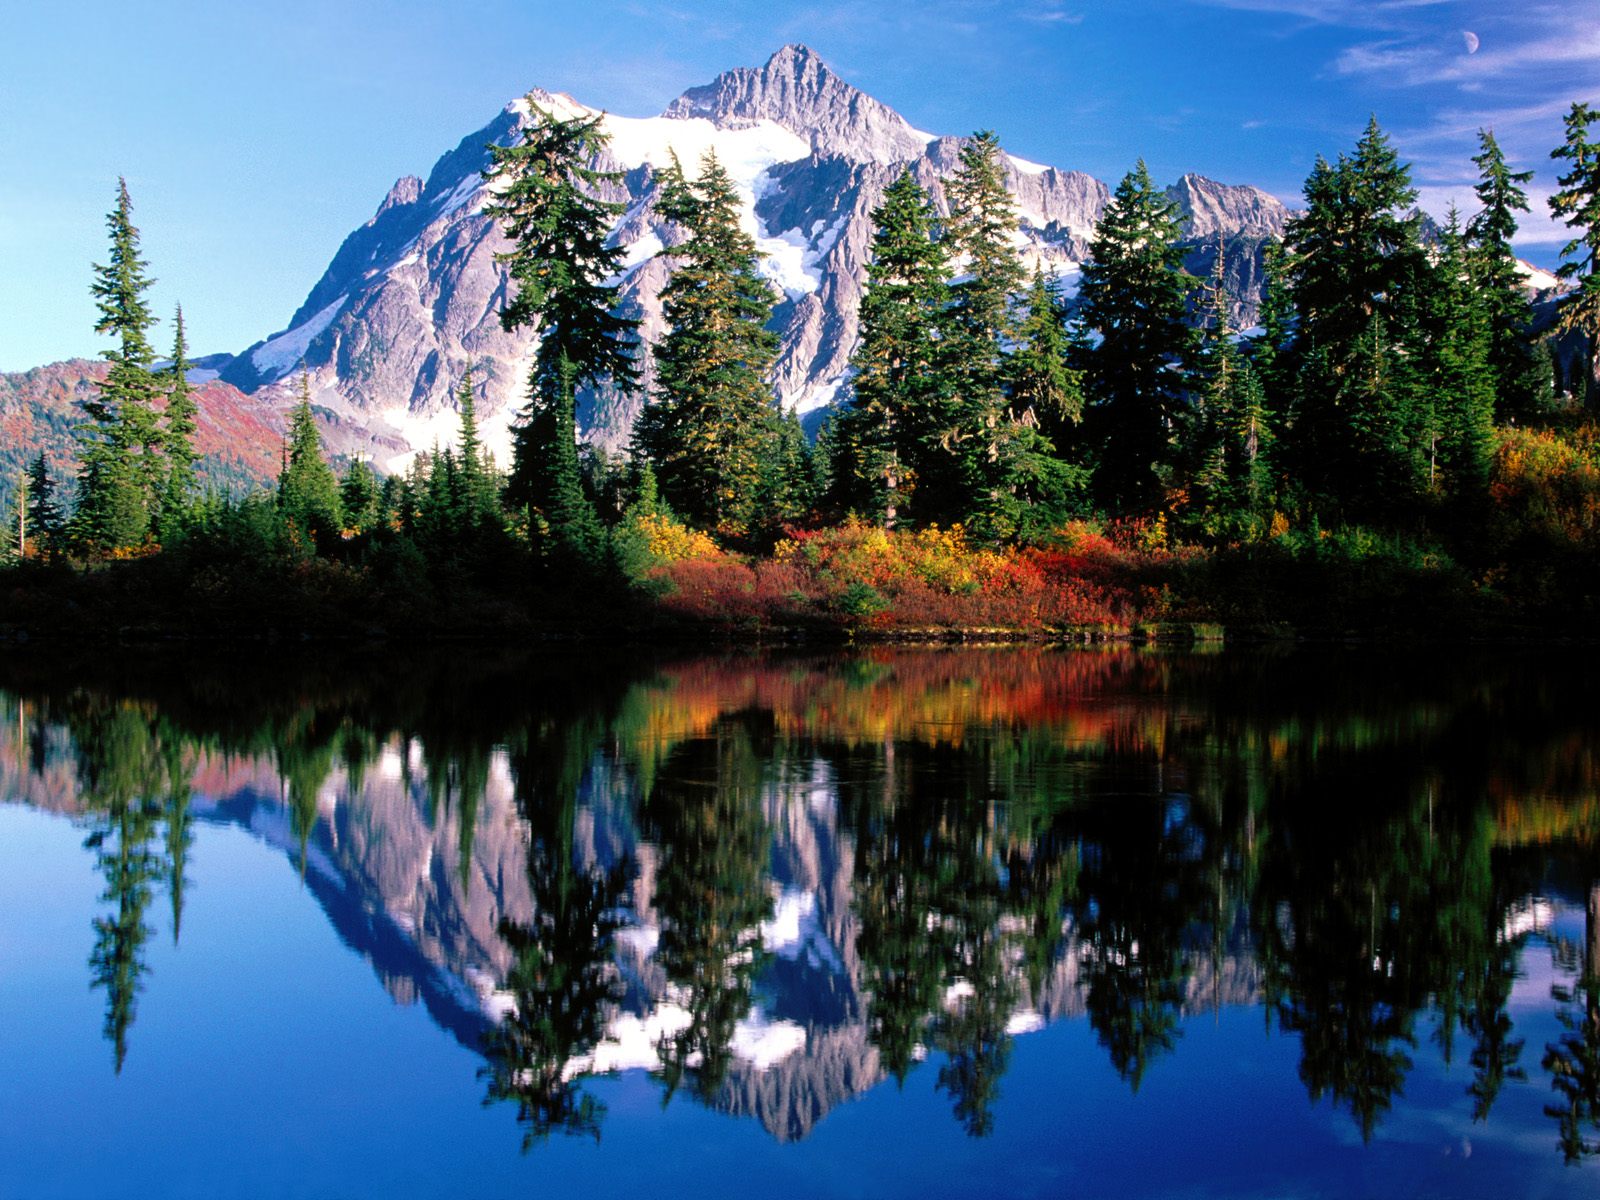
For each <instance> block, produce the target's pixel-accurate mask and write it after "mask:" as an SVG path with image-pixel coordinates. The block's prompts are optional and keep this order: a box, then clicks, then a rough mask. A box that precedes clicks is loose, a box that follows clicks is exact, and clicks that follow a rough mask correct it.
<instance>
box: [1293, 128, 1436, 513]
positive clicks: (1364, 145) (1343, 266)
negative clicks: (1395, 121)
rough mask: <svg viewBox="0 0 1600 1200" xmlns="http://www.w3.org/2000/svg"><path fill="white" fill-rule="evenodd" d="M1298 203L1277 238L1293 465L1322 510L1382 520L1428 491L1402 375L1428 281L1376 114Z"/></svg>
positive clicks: (1417, 425)
mask: <svg viewBox="0 0 1600 1200" xmlns="http://www.w3.org/2000/svg"><path fill="white" fill-rule="evenodd" d="M1305 198H1306V209H1305V211H1304V212H1303V213H1301V214H1300V215H1299V216H1297V217H1295V218H1294V219H1293V220H1292V221H1290V223H1289V226H1288V229H1287V231H1286V233H1285V241H1286V243H1287V247H1288V255H1287V262H1286V272H1285V273H1286V276H1287V281H1288V283H1289V288H1290V291H1291V294H1292V296H1293V299H1294V308H1295V351H1296V358H1297V361H1298V363H1299V371H1298V374H1297V379H1296V386H1295V395H1294V404H1293V417H1292V430H1291V439H1290V440H1291V446H1290V450H1291V453H1292V467H1293V470H1294V472H1295V474H1296V476H1297V477H1298V478H1299V479H1300V481H1301V482H1302V483H1303V484H1304V485H1305V486H1306V487H1307V488H1308V489H1309V491H1310V493H1311V495H1312V496H1313V498H1314V499H1315V502H1316V503H1317V504H1318V506H1319V507H1321V508H1322V509H1324V510H1325V511H1328V512H1330V513H1344V512H1353V513H1356V514H1357V515H1361V516H1374V515H1387V514H1391V513H1394V512H1396V511H1399V510H1400V509H1401V508H1403V506H1404V505H1405V504H1407V503H1408V502H1409V501H1410V500H1411V499H1412V498H1414V496H1415V495H1416V493H1417V492H1418V490H1419V489H1420V488H1421V487H1422V486H1424V484H1425V479H1424V478H1423V474H1424V469H1425V461H1426V455H1425V453H1424V449H1423V443H1424V442H1425V441H1426V439H1427V434H1426V431H1425V429H1424V428H1423V426H1424V424H1425V421H1424V420H1423V416H1422V410H1421V409H1419V406H1418V405H1417V403H1416V399H1417V397H1416V393H1415V389H1414V387H1413V381H1412V378H1411V372H1410V369H1409V366H1410V363H1411V362H1413V361H1414V360H1415V358H1416V357H1417V356H1418V355H1419V354H1420V352H1421V350H1422V342H1423V338H1424V316H1425V311H1424V307H1425V304H1426V297H1427V290H1428V287H1429V284H1430V280H1431V277H1432V276H1431V271H1430V268H1429V265H1428V261H1427V258H1426V255H1425V254H1424V253H1423V250H1422V244H1421V241H1420V238H1419V233H1418V230H1419V224H1420V221H1421V217H1420V215H1419V214H1417V213H1416V211H1415V210H1414V209H1413V208H1412V207H1411V206H1412V205H1414V204H1415V202H1416V198H1417V193H1416V190H1415V189H1414V188H1413V187H1412V186H1411V174H1410V168H1409V167H1407V166H1406V165H1404V164H1403V163H1401V162H1400V160H1399V157H1398V155H1397V154H1396V153H1395V151H1394V148H1393V146H1391V145H1390V143H1389V139H1388V136H1387V135H1386V134H1384V132H1383V131H1382V129H1380V128H1379V126H1378V123H1377V121H1376V119H1374V120H1372V121H1370V122H1368V125H1367V128H1366V131H1365V133H1364V134H1363V135H1362V137H1361V139H1360V141H1359V142H1358V143H1357V144H1356V148H1355V151H1354V153H1353V154H1351V155H1349V156H1346V155H1340V157H1339V159H1338V160H1337V162H1335V163H1333V164H1329V163H1328V162H1327V161H1326V160H1325V159H1321V158H1319V159H1318V160H1317V163H1316V165H1315V166H1314V167H1313V168H1312V172H1311V175H1310V176H1309V177H1308V178H1307V180H1306V186H1305Z"/></svg>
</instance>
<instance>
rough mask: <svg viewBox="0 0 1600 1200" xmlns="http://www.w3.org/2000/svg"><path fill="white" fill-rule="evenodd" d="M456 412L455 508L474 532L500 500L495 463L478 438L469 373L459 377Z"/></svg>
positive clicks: (490, 516) (492, 511)
mask: <svg viewBox="0 0 1600 1200" xmlns="http://www.w3.org/2000/svg"><path fill="white" fill-rule="evenodd" d="M456 411H457V412H459V413H460V414H461V426H460V433H459V436H458V439H457V441H458V446H457V462H456V467H457V476H458V480H457V482H458V488H459V492H460V495H459V496H458V497H457V508H458V509H459V510H460V515H461V521H462V524H463V525H464V527H466V528H468V529H476V528H478V527H480V526H482V525H484V524H486V523H488V522H489V521H491V520H492V519H493V518H494V516H495V514H496V510H497V509H498V507H499V501H498V499H497V498H496V496H495V485H494V462H493V460H492V459H491V458H490V457H489V452H488V450H487V449H486V448H485V447H484V445H483V442H482V440H481V439H480V438H479V437H478V406H477V396H476V392H475V389H474V388H473V386H472V372H471V370H468V371H467V372H466V373H465V374H464V375H462V377H461V386H460V387H459V388H457V389H456Z"/></svg>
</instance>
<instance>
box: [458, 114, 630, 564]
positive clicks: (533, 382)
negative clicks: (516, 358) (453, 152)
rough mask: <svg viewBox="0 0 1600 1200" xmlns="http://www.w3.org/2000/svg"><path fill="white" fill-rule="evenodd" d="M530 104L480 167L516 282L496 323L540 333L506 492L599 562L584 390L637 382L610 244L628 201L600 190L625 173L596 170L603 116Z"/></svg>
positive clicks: (580, 554) (563, 541)
mask: <svg viewBox="0 0 1600 1200" xmlns="http://www.w3.org/2000/svg"><path fill="white" fill-rule="evenodd" d="M526 103H527V106H528V114H529V123H528V125H527V127H526V128H524V130H523V134H522V140H521V142H519V143H518V144H517V145H514V146H501V145H498V144H491V145H490V146H489V148H488V149H489V157H490V163H489V167H488V169H487V170H485V172H484V176H485V178H486V179H488V180H490V181H491V183H492V184H494V186H495V188H496V196H497V198H496V200H495V201H494V203H492V204H490V205H489V206H488V207H487V208H486V209H485V210H484V211H485V212H486V213H487V214H488V215H489V216H490V217H491V218H492V219H494V220H497V221H499V222H500V223H501V228H502V229H503V231H504V232H505V235H506V237H507V238H508V239H509V240H510V242H511V247H512V248H511V249H510V250H509V251H507V252H506V253H504V254H502V255H500V256H499V261H501V262H503V263H505V264H506V266H507V268H508V272H509V274H510V277H511V282H512V283H513V284H514V285H515V289H516V294H515V295H514V296H513V298H512V299H511V300H510V302H509V303H507V305H506V306H505V308H504V309H503V310H502V311H501V313H500V322H501V324H502V326H504V328H506V329H507V330H514V329H519V328H522V327H523V326H532V327H533V328H534V329H535V330H536V331H537V332H538V334H539V349H538V353H537V355H536V357H535V359H534V365H533V369H532V372H531V373H530V376H529V380H528V400H527V404H526V406H525V407H524V408H523V410H522V412H521V413H520V414H519V418H518V424H517V427H516V430H515V443H514V445H513V450H512V465H511V479H510V483H509V493H510V497H511V499H512V501H513V502H514V503H517V504H526V505H529V506H532V507H536V508H538V509H540V510H541V511H542V513H543V515H544V519H545V521H546V522H547V523H548V525H549V528H550V531H551V534H552V536H553V539H554V543H555V547H556V549H557V551H558V553H559V554H560V555H563V556H567V557H575V558H576V559H578V560H580V561H583V562H587V563H592V562H594V561H596V560H597V557H598V555H599V553H600V537H601V534H600V527H599V522H598V521H597V519H596V517H595V514H594V510H593V507H592V506H591V505H590V503H589V501H588V499H587V497H586V496H585V495H584V492H583V483H582V478H581V476H580V473H579V468H578V445H577V394H578V390H579V389H580V388H582V387H587V386H591V385H597V384H601V383H603V382H608V381H609V382H610V383H611V384H613V385H614V386H616V387H619V388H621V389H623V390H629V389H631V388H633V387H634V386H635V385H636V383H637V380H638V368H637V366H636V364H635V362H634V347H635V344H636V341H637V337H636V334H637V330H638V322H637V321H633V320H630V319H628V318H626V317H622V316H619V315H618V314H617V311H616V309H617V304H618V294H619V285H618V284H616V283H612V282H609V281H610V280H612V279H613V278H614V277H615V276H616V275H617V274H618V273H619V272H620V271H621V267H622V257H623V251H622V249H621V248H620V247H617V246H612V245H608V244H607V243H608V240H609V237H610V233H611V222H612V219H613V218H614V217H616V216H617V215H618V214H620V213H621V212H622V207H623V206H622V205H620V204H616V203H614V202H612V201H609V200H605V199H603V198H602V197H601V195H600V193H601V192H603V191H604V190H605V189H606V188H609V187H613V186H615V185H616V184H617V183H618V182H619V180H620V176H619V175H618V174H617V173H615V172H611V171H602V170H599V169H598V168H596V167H595V166H594V165H593V163H594V161H595V160H596V158H597V157H598V156H599V155H600V154H601V152H602V151H603V150H604V149H605V147H606V144H607V142H608V140H609V139H608V136H607V134H606V132H605V129H604V127H603V125H602V119H601V118H600V117H598V116H595V117H588V118H583V117H572V118H563V117H559V116H556V115H554V114H553V113H550V112H547V111H545V110H544V109H542V108H540V107H539V105H538V103H537V102H536V100H535V98H534V97H533V95H532V94H530V95H529V96H528V98H527V101H526Z"/></svg>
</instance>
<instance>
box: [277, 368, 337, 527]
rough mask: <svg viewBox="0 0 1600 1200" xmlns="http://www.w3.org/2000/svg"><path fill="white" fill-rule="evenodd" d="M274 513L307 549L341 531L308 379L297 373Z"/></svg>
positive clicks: (330, 473) (330, 475)
mask: <svg viewBox="0 0 1600 1200" xmlns="http://www.w3.org/2000/svg"><path fill="white" fill-rule="evenodd" d="M284 455H285V457H284V467H283V474H282V475H280V476H279V477H278V511H279V513H280V514H281V515H282V517H283V520H284V522H285V523H286V524H287V525H289V526H291V527H292V528H293V530H294V531H295V534H296V535H297V536H299V537H300V538H303V539H305V544H306V545H307V546H308V547H309V548H315V547H316V546H319V545H321V546H327V545H330V544H331V543H332V542H333V541H334V540H335V539H336V538H337V537H338V536H339V532H340V530H341V529H342V528H343V513H342V511H341V505H340V502H339V482H338V480H337V479H335V478H334V474H333V468H332V467H330V466H329V465H328V462H327V460H326V459H324V458H323V457H322V436H321V434H319V433H318V432H317V422H316V418H315V417H314V416H313V414H312V411H311V379H310V377H309V376H308V375H306V373H305V372H303V371H302V372H301V374H300V402H299V403H298V404H297V405H295V408H294V412H293V413H292V414H291V415H290V417H289V437H288V441H287V444H286V446H285V449H284Z"/></svg>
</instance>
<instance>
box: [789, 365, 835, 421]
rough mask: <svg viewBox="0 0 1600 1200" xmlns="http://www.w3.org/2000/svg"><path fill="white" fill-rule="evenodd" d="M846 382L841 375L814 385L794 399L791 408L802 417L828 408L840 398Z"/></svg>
mask: <svg viewBox="0 0 1600 1200" xmlns="http://www.w3.org/2000/svg"><path fill="white" fill-rule="evenodd" d="M844 380H845V377H844V376H843V375H840V376H839V377H838V378H836V379H825V380H823V381H822V382H821V383H814V384H812V385H811V386H810V387H808V388H807V389H806V390H805V391H803V392H801V393H800V394H799V395H798V396H796V397H795V398H794V400H793V401H792V402H791V407H792V408H793V409H794V411H795V412H797V413H799V414H800V415H801V416H804V415H805V414H806V413H810V412H816V411H817V410H818V409H819V408H827V407H828V406H829V405H831V404H833V402H834V401H835V400H837V399H838V398H839V389H840V388H842V387H844Z"/></svg>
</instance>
